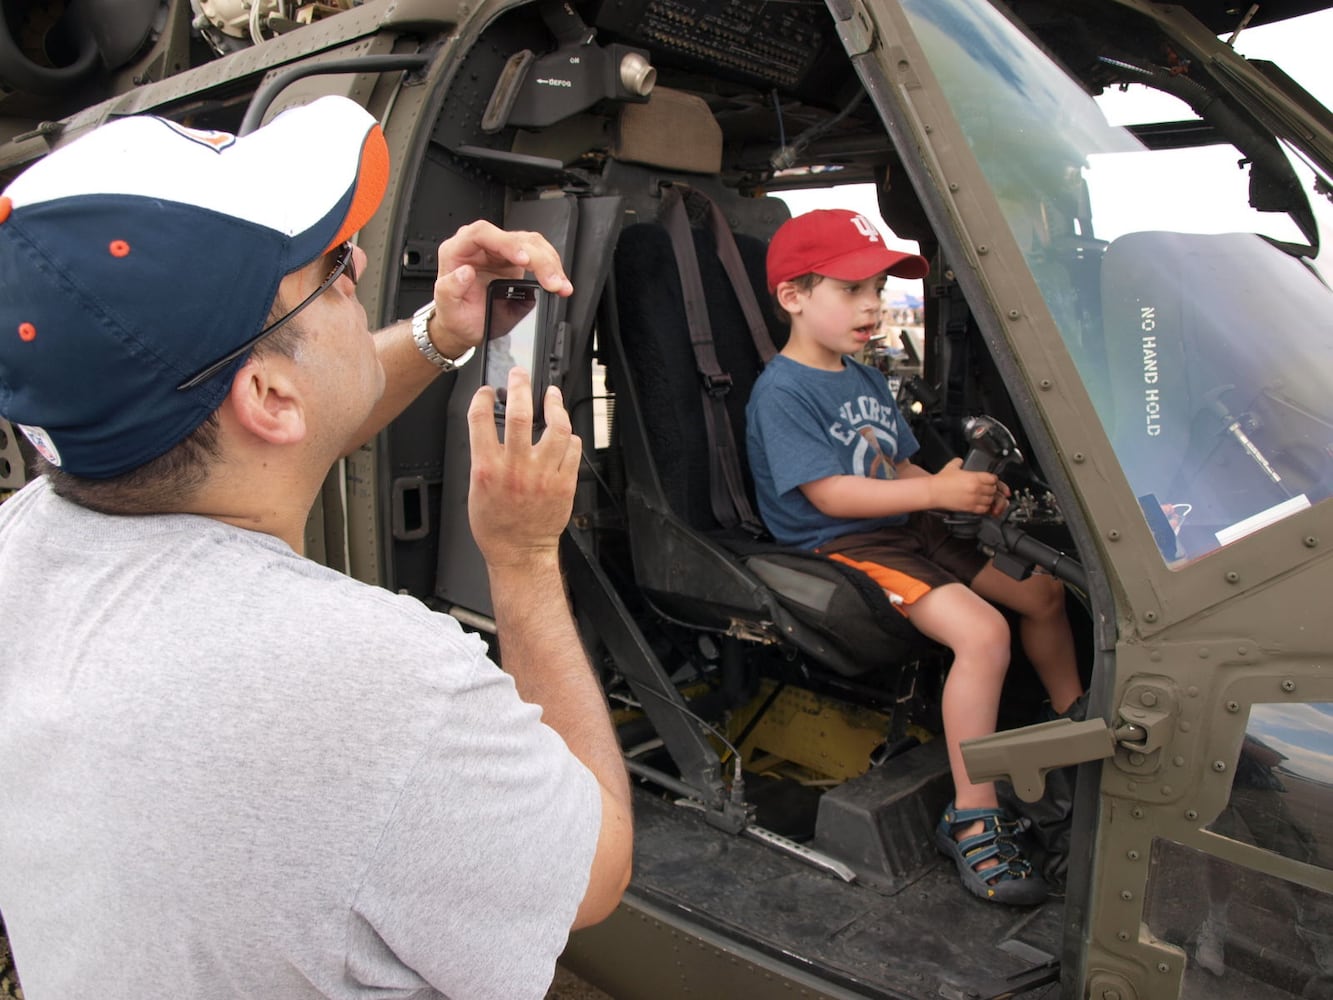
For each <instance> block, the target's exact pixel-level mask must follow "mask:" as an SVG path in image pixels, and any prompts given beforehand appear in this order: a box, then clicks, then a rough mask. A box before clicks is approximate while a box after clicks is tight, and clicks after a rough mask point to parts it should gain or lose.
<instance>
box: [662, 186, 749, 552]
mask: <svg viewBox="0 0 1333 1000" xmlns="http://www.w3.org/2000/svg"><path fill="white" fill-rule="evenodd" d="M709 205H710V206H712V209H713V210H715V211H716V209H717V206H716V205H713V203H712V201H711V200H710V201H709ZM710 215H711V213H710ZM661 218H662V224H663V226H664V227H665V228H666V231H667V234H668V235H669V236H670V237H671V249H672V252H673V254H674V255H675V258H676V270H677V271H678V272H679V274H680V286H681V296H682V299H683V301H684V304H685V321H686V324H687V325H688V326H689V334H690V346H691V348H693V350H694V363H695V367H696V368H697V369H698V371H699V377H700V388H701V391H702V392H703V404H704V405H703V410H704V424H705V428H706V430H707V433H708V446H709V447H708V464H709V476H708V497H709V503H710V505H711V507H712V509H713V517H714V518H716V519H717V522H718V523H719V524H720V525H721V526H722V527H724V528H733V527H735V526H736V525H738V524H739V525H741V526H742V527H744V528H745V529H746V530H747V531H751V532H762V530H763V527H762V525H761V523H760V521H759V519H758V518H757V517H756V516H755V514H754V511H753V510H752V509H751V508H750V501H749V499H748V498H747V497H746V495H745V480H744V478H743V477H742V475H741V467H740V465H741V463H740V453H739V452H738V451H737V449H736V439H735V436H734V434H733V433H732V428H731V418H730V417H729V416H728V415H727V407H726V395H727V393H728V392H729V391H730V389H731V376H730V375H729V374H728V373H727V372H724V371H723V370H722V366H721V365H720V364H719V363H718V360H717V351H716V349H715V348H714V345H713V325H712V322H711V320H710V319H709V316H708V303H707V301H706V300H705V298H704V287H703V278H702V276H701V275H700V273H699V260H698V257H697V256H696V254H695V249H694V236H693V234H692V233H691V232H690V219H689V214H688V213H687V212H686V210H685V203H684V199H683V198H682V196H681V191H680V189H679V188H677V187H672V188H668V189H667V191H666V193H665V194H664V195H663V196H662V217H661ZM717 219H719V220H720V221H721V223H722V229H723V230H724V231H726V234H727V237H728V238H730V237H731V231H730V229H729V228H728V227H727V226H726V220H725V218H724V217H722V215H721V213H720V212H717ZM710 221H714V220H711V219H710ZM714 224H716V223H715V222H714ZM714 236H715V238H716V236H717V234H716V231H715V232H714ZM730 243H731V250H732V251H733V252H734V254H735V259H736V262H737V263H738V264H740V263H741V261H740V253H739V251H737V250H736V244H735V241H734V240H730ZM719 245H720V240H719ZM719 258H720V259H721V258H722V255H721V254H719ZM723 267H724V268H726V262H725V260H723ZM741 273H742V275H744V265H743V264H741ZM728 274H729V276H730V270H729V269H728ZM732 280H733V282H734V281H735V279H734V277H733V278H732ZM744 281H745V285H746V286H747V287H748V286H749V278H748V277H745V279H744ZM750 298H751V301H752V302H754V292H753V290H751V292H750ZM754 306H755V312H756V313H758V303H757V302H754ZM744 308H745V307H744V305H742V309H744ZM747 321H748V316H747ZM760 324H761V325H762V318H761V319H760ZM751 336H754V332H753V329H752V330H751ZM764 336H765V338H767V330H765V331H764ZM770 346H771V345H770Z"/></svg>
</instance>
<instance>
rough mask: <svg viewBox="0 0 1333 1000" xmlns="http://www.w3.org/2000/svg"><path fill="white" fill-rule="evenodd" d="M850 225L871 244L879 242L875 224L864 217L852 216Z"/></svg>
mask: <svg viewBox="0 0 1333 1000" xmlns="http://www.w3.org/2000/svg"><path fill="white" fill-rule="evenodd" d="M852 225H853V226H855V227H856V231H857V232H858V233H860V234H861V235H862V236H864V237H865V238H866V239H868V240H869V241H870V242H871V243H878V242H879V230H877V229H876V228H875V224H874V223H873V222H871V221H870V220H869V219H867V218H866V217H865V216H864V215H853V216H852Z"/></svg>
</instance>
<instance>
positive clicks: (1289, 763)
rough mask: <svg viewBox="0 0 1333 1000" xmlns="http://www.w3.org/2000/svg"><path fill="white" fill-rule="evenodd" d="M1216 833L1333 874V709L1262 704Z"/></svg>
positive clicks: (1252, 719) (1332, 925)
mask: <svg viewBox="0 0 1333 1000" xmlns="http://www.w3.org/2000/svg"><path fill="white" fill-rule="evenodd" d="M1208 829H1209V830H1211V831H1212V832H1213V833H1217V834H1220V835H1221V836H1223V837H1228V838H1230V839H1232V840H1237V841H1240V842H1241V843H1243V844H1249V845H1251V846H1253V847H1262V848H1263V849H1264V850H1266V851H1272V852H1273V853H1274V854H1280V855H1282V856H1283V857H1284V858H1291V859H1292V860H1294V861H1300V862H1303V863H1305V864H1310V865H1318V866H1319V867H1320V868H1326V869H1329V870H1330V871H1333V704H1329V703H1323V704H1304V703H1296V704H1280V705H1254V706H1253V707H1252V708H1251V709H1250V720H1249V723H1248V724H1247V725H1246V727H1245V742H1244V743H1243V744H1242V746H1241V751H1240V760H1239V761H1238V762H1237V764H1236V776H1235V779H1234V780H1233V781H1232V785H1231V800H1230V802H1228V804H1227V807H1226V808H1225V809H1224V810H1222V813H1221V814H1220V815H1219V816H1218V817H1217V819H1216V820H1215V821H1214V822H1213V823H1212V824H1211V825H1210V826H1209V827H1208ZM1329 930H1330V933H1333V923H1330V925H1329ZM1329 995H1330V996H1333V992H1330V994H1329Z"/></svg>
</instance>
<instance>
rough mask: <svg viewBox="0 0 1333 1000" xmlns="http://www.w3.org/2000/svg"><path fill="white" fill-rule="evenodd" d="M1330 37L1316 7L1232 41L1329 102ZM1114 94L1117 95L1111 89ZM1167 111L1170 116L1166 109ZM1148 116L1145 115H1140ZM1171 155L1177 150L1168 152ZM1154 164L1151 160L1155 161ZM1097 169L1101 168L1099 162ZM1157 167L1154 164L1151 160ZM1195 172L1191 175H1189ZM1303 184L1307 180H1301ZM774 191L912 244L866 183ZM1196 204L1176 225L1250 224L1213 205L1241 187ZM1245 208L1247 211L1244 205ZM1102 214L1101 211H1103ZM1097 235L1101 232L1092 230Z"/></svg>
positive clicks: (914, 286) (1331, 253)
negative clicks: (899, 234)
mask: <svg viewBox="0 0 1333 1000" xmlns="http://www.w3.org/2000/svg"><path fill="white" fill-rule="evenodd" d="M1330 42H1333V10H1326V11H1321V12H1319V13H1316V14H1308V15H1306V16H1304V17H1297V18H1292V19H1290V20H1288V21H1282V22H1278V23H1277V24H1270V25H1263V26H1261V27H1257V28H1247V29H1245V30H1244V31H1243V32H1241V35H1240V37H1239V39H1237V41H1236V49H1237V51H1239V52H1241V53H1242V54H1243V55H1245V56H1247V57H1249V58H1257V59H1268V60H1271V61H1272V62H1275V63H1277V64H1278V65H1279V66H1281V67H1282V69H1283V70H1284V71H1285V72H1286V73H1287V75H1289V76H1290V77H1292V78H1293V79H1294V80H1295V81H1296V82H1297V83H1299V84H1300V85H1301V86H1303V87H1304V88H1305V89H1306V90H1308V91H1309V92H1310V93H1311V94H1313V95H1314V97H1315V98H1316V99H1318V100H1319V101H1320V102H1321V103H1322V104H1323V105H1324V106H1325V107H1330V106H1333V58H1330V55H1329V43H1330ZM1114 96H1115V97H1116V98H1117V99H1119V98H1120V95H1114ZM1124 101H1125V105H1126V106H1127V107H1133V104H1132V101H1133V99H1132V95H1125V98H1124ZM1128 113H1129V114H1130V115H1133V114H1136V113H1137V108H1134V110H1130V111H1129V112H1128ZM1108 115H1110V116H1112V118H1113V120H1115V112H1114V111H1113V110H1110V109H1108ZM1168 117H1173V116H1170V115H1168ZM1144 120H1148V119H1144ZM1195 152H1198V151H1186V152H1184V153H1181V154H1178V155H1179V159H1180V169H1181V174H1180V177H1181V182H1182V183H1184V184H1188V183H1189V180H1188V178H1189V177H1190V176H1191V175H1188V174H1186V173H1185V170H1186V169H1187V163H1188V157H1189V156H1190V155H1191V154H1192V153H1195ZM1172 155H1173V156H1175V155H1177V154H1172ZM1155 166H1156V165H1155ZM1094 169H1095V168H1094ZM1103 169H1104V170H1105V169H1107V168H1105V167H1103ZM1124 169H1127V170H1128V169H1133V168H1132V167H1131V166H1129V165H1124ZM1157 169H1158V170H1160V166H1157ZM1195 176H1196V175H1195ZM1159 179H1160V174H1158V175H1155V176H1154V181H1155V182H1156V181H1158V180H1159ZM1232 179H1233V180H1235V181H1237V182H1239V181H1240V175H1239V173H1237V175H1236V177H1235V178H1232ZM1152 187H1153V188H1158V189H1160V188H1161V187H1162V185H1160V184H1159V183H1154V184H1153V185H1152ZM1145 189H1146V188H1145V187H1144V186H1141V185H1140V186H1137V187H1136V188H1135V190H1138V191H1143V190H1145ZM1307 189H1308V185H1307ZM778 197H780V198H782V199H783V200H784V201H786V202H787V204H788V205H789V206H790V208H791V211H792V214H793V215H799V214H801V213H803V212H808V211H810V210H812V209H815V208H850V209H853V210H855V211H859V212H861V213H862V214H864V215H866V216H868V217H869V218H871V219H872V220H874V221H875V222H876V223H877V224H878V225H879V226H880V229H881V231H882V232H884V233H885V235H886V238H887V242H888V243H889V245H890V246H892V247H895V248H899V249H904V250H915V249H916V244H915V243H912V242H910V241H906V240H898V239H896V238H894V237H893V235H892V233H890V232H889V231H888V228H887V227H886V226H884V225H883V221H882V219H881V218H880V215H879V209H878V207H877V203H876V199H875V190H874V186H873V185H870V184H854V185H842V186H839V187H832V188H822V189H815V190H810V191H788V192H779V193H778ZM1193 200H1195V201H1197V202H1198V203H1199V204H1201V205H1202V204H1205V203H1206V204H1208V205H1209V208H1210V212H1209V217H1208V219H1207V220H1206V221H1205V220H1203V219H1201V218H1200V219H1198V220H1196V222H1195V223H1193V224H1191V223H1188V222H1182V226H1192V227H1193V228H1196V229H1197V230H1198V231H1224V230H1226V229H1228V228H1233V229H1235V228H1245V229H1249V228H1251V227H1250V226H1249V225H1248V224H1247V223H1246V222H1245V221H1244V216H1243V215H1234V216H1227V215H1226V214H1225V213H1222V212H1219V211H1217V208H1218V207H1219V206H1223V205H1227V204H1230V205H1232V206H1235V207H1236V208H1238V209H1242V210H1243V200H1244V192H1243V187H1242V188H1241V190H1240V192H1239V193H1237V191H1236V190H1234V189H1233V190H1228V191H1225V192H1220V191H1219V192H1217V196H1216V197H1215V198H1213V199H1208V198H1197V199H1193ZM1311 201H1312V203H1313V205H1314V209H1315V214H1316V216H1317V218H1318V219H1319V223H1320V226H1319V228H1320V235H1321V238H1322V240H1323V242H1324V243H1326V244H1328V245H1329V246H1331V247H1333V203H1330V202H1329V201H1328V200H1327V199H1324V198H1315V197H1312V198H1311ZM1093 207H1094V215H1093V218H1094V221H1095V220H1096V219H1097V218H1098V212H1097V209H1098V205H1097V204H1096V203H1095V202H1094V206H1093ZM1139 208H1140V209H1141V212H1140V217H1144V218H1146V217H1149V216H1150V215H1151V214H1152V213H1153V212H1154V211H1158V210H1160V208H1161V206H1160V205H1158V206H1154V205H1152V204H1149V203H1147V202H1146V201H1144V200H1143V199H1140V205H1139ZM1116 209H1117V210H1122V209H1123V210H1125V211H1128V208H1127V207H1126V206H1124V205H1117V206H1116ZM1245 214H1251V213H1248V211H1247V210H1245ZM1103 215H1105V213H1103ZM1230 220H1234V225H1230V226H1229V224H1228V223H1229V221H1230ZM1124 222H1125V225H1126V226H1127V227H1129V228H1134V220H1133V219H1130V218H1126V219H1125V220H1124ZM1098 235H1102V234H1101V233H1098ZM1106 235H1108V236H1110V237H1114V236H1115V235H1117V234H1115V233H1110V234H1106ZM1269 235H1275V236H1281V237H1283V238H1292V236H1291V235H1289V234H1287V233H1285V232H1283V233H1278V232H1272V233H1269ZM1330 258H1333V249H1329V250H1325V251H1324V252H1323V253H1322V254H1321V255H1320V264H1321V270H1323V272H1324V273H1325V275H1330V274H1333V265H1330V263H1329V260H1330ZM889 281H890V289H889V295H890V296H892V295H893V294H894V290H895V286H896V287H897V290H898V291H899V292H904V291H905V292H916V293H919V290H920V283H919V282H905V281H900V280H899V279H895V278H890V279H889Z"/></svg>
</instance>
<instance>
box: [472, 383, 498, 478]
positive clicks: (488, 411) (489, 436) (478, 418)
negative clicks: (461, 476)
mask: <svg viewBox="0 0 1333 1000" xmlns="http://www.w3.org/2000/svg"><path fill="white" fill-rule="evenodd" d="M467 427H468V440H469V441H470V442H471V444H472V461H473V467H474V468H475V467H476V463H477V460H478V459H479V458H482V457H484V456H486V455H488V454H491V453H493V452H495V451H496V450H498V449H499V447H500V436H499V435H498V434H497V433H496V430H495V390H494V389H493V388H491V387H490V386H489V385H483V386H482V387H481V388H480V389H478V390H477V391H476V393H474V394H473V396H472V402H471V403H469V404H468V407H467Z"/></svg>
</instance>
